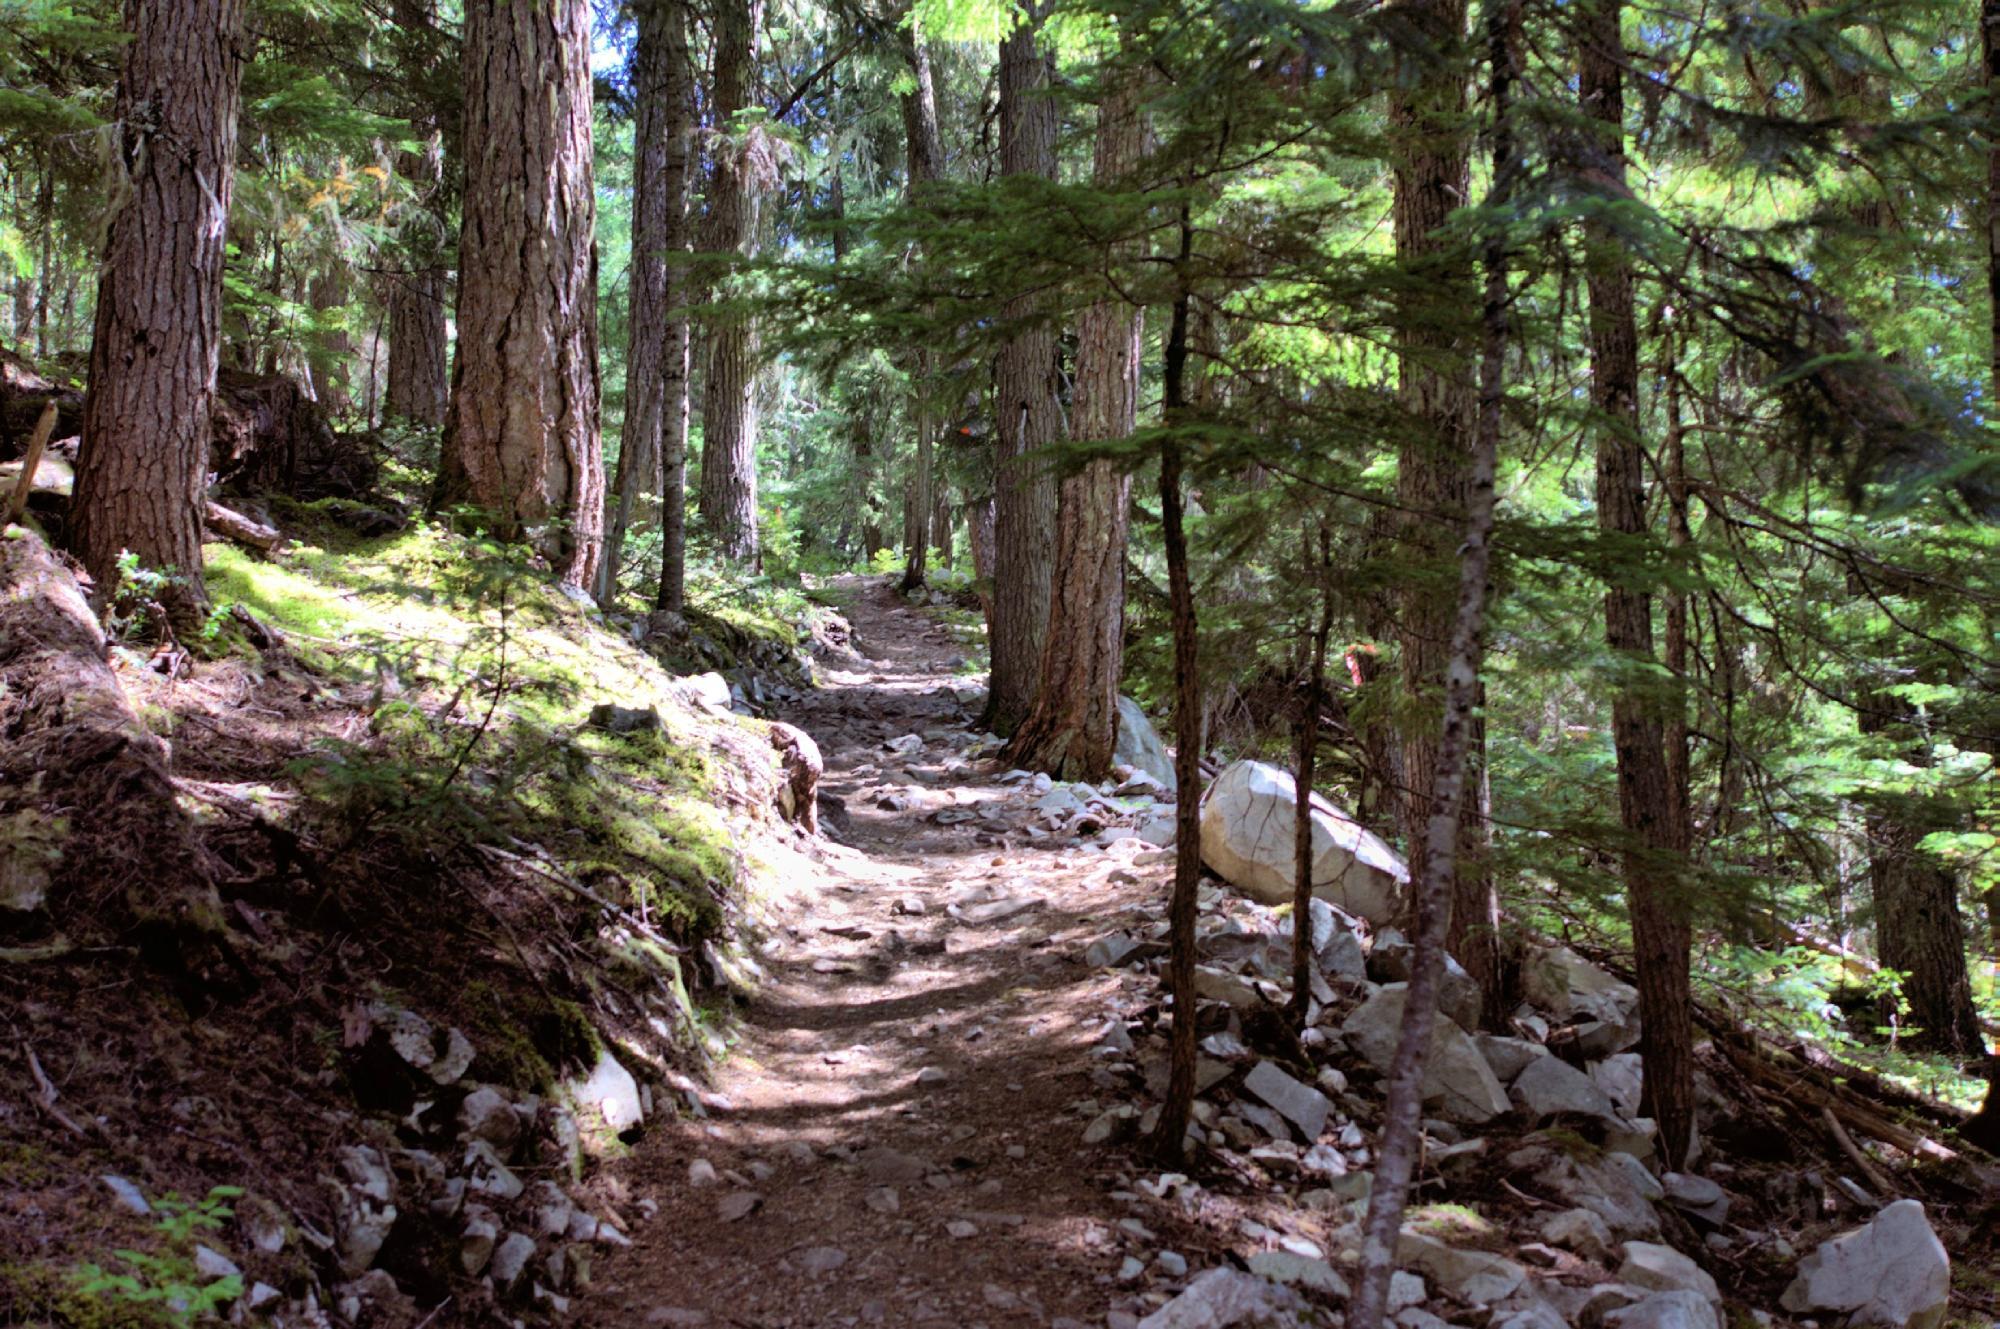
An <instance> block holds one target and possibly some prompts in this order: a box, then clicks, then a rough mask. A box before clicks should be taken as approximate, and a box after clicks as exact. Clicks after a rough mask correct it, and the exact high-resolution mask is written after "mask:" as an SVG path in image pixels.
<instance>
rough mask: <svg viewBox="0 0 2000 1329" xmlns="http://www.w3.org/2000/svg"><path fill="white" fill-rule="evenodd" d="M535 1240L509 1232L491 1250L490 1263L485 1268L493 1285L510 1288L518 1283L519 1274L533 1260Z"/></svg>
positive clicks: (522, 1233)
mask: <svg viewBox="0 0 2000 1329" xmlns="http://www.w3.org/2000/svg"><path fill="white" fill-rule="evenodd" d="M534 1254H535V1239H534V1238H533V1237H531V1236H529V1235H528V1234H527V1233H525V1232H509V1233H508V1234H507V1235H506V1237H505V1238H504V1239H503V1240H502V1241H501V1242H500V1244H499V1245H498V1246H495V1247H494V1248H493V1259H492V1262H491V1263H490V1264H489V1265H488V1266H487V1269H488V1271H489V1272H490V1273H491V1274H492V1275H493V1285H494V1286H495V1287H498V1288H503V1289H504V1288H510V1287H512V1286H513V1285H514V1284H515V1283H516V1282H518V1281H520V1277H521V1273H522V1271H523V1270H525V1269H526V1268H527V1267H528V1261H529V1260H531V1259H533V1258H534Z"/></svg>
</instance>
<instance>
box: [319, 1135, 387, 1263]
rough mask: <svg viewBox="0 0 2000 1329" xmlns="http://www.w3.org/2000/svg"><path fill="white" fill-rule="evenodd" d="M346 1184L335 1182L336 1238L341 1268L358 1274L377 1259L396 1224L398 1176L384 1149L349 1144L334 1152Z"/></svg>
mask: <svg viewBox="0 0 2000 1329" xmlns="http://www.w3.org/2000/svg"><path fill="white" fill-rule="evenodd" d="M335 1157H336V1160H337V1162H338V1165H339V1168H340V1173H341V1176H342V1177H343V1178H344V1179H345V1180H344V1184H342V1183H336V1184H335V1186H334V1192H335V1194H334V1239H335V1241H336V1243H337V1246H338V1252H337V1254H338V1260H339V1264H340V1271H341V1272H342V1273H344V1274H347V1275H349V1276H350V1277H351V1276H353V1275H357V1274H360V1273H362V1272H363V1271H365V1270H366V1269H367V1268H368V1266H369V1265H371V1264H373V1263H375V1257H376V1256H377V1255H378V1254H380V1253H381V1250H382V1243H383V1242H385V1241H387V1240H388V1239H389V1230H390V1229H391V1228H393V1227H395V1225H396V1205H395V1195H396V1178H395V1174H394V1173H392V1172H391V1171H390V1170H389V1163H388V1160H386V1159H384V1158H383V1157H382V1154H381V1151H380V1150H377V1149H373V1148H370V1147H369V1146H367V1145H348V1146H347V1147H346V1148H344V1149H342V1150H340V1151H339V1153H338V1154H337V1155H336V1156H335Z"/></svg>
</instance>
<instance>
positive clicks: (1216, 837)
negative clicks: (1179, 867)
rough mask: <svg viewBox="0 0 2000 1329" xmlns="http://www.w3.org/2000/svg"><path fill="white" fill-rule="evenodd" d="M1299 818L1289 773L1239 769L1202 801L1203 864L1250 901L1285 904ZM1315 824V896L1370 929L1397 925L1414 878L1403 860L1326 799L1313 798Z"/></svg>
mask: <svg viewBox="0 0 2000 1329" xmlns="http://www.w3.org/2000/svg"><path fill="white" fill-rule="evenodd" d="M1297 816H1298V796H1297V793H1296V791H1295V790H1294V789H1293V787H1292V777H1291V775H1290V773H1288V772H1286V771H1282V770H1279V769H1278V768H1277V767H1275V766H1270V765H1266V764H1265V763H1263V762H1255V761H1239V762H1236V763H1235V764H1233V765H1231V766H1229V767H1228V768H1226V769H1225V770H1224V771H1223V772H1222V774H1221V775H1219V776H1217V777H1216V780H1215V783H1214V784H1212V785H1210V786H1209V789H1208V793H1207V794H1206V795H1205V796H1204V797H1203V799H1202V805H1201V856H1202V860H1203V861H1204V862H1205V863H1207V864H1208V866H1209V867H1211V868H1213V869H1214V870H1215V872H1216V873H1217V874H1218V875H1220V876H1221V877H1222V878H1223V880H1225V881H1227V882H1229V883H1230V884H1231V885H1233V886H1235V887H1236V888H1237V889H1238V890H1240V891H1242V892H1244V893H1245V894H1247V895H1249V896H1251V897H1252V898H1254V899H1258V900H1261V901H1263V902H1264V903H1266V904H1284V903H1287V902H1288V901H1290V900H1291V898H1292V884H1293V858H1292V835H1293V825H1294V823H1295V822H1296V820H1297ZM1311 819H1312V851H1313V863H1312V879H1313V890H1314V893H1315V894H1318V895H1323V896H1325V897H1326V898H1327V899H1328V900H1330V901H1332V902H1333V903H1334V904H1337V905H1339V906H1340V907H1341V908H1343V909H1345V910H1347V911H1348V912H1349V913H1351V914H1356V915H1359V916H1360V917H1362V918H1366V919H1368V920H1369V921H1370V922H1371V923H1388V922H1389V921H1391V920H1392V919H1394V918H1395V916H1396V914H1397V913H1398V911H1399V910H1400V909H1401V907H1402V897H1403V892H1404V887H1405V885H1406V884H1407V883H1408V881H1409V878H1410V873H1409V869H1408V868H1407V867H1406V866H1405V865H1404V863H1403V861H1402V859H1400V858H1398V857H1397V856H1396V854H1395V851H1393V850H1391V849H1390V848H1389V846H1388V845H1386V844H1384V843H1383V842H1382V841H1381V840H1380V839H1379V838H1377V837H1376V836H1375V835H1374V834H1373V833H1371V832H1370V831H1369V830H1367V828H1365V827H1363V826H1362V825H1360V824H1359V823H1358V822H1356V821H1354V820H1353V819H1352V818H1350V817H1348V816H1347V815H1346V814H1344V813H1342V812H1340V811H1339V810H1338V809H1336V808H1335V807H1334V806H1333V805H1332V804H1331V803H1328V802H1327V801H1326V800H1325V799H1323V798H1320V797H1318V796H1315V797H1314V798H1313V800H1312V810H1311Z"/></svg>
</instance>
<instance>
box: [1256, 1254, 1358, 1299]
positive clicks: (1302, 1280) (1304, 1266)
mask: <svg viewBox="0 0 2000 1329" xmlns="http://www.w3.org/2000/svg"><path fill="white" fill-rule="evenodd" d="M1244 1263H1245V1264H1247V1265H1249V1266H1250V1272H1251V1273H1253V1274H1256V1275H1257V1276H1258V1277H1260V1278H1268V1279H1270V1280H1271V1281H1272V1282H1274V1283H1284V1284H1286V1285H1287V1286H1290V1287H1304V1288H1311V1289H1312V1290H1313V1291H1315V1292H1324V1293H1326V1294H1327V1295H1328V1296H1333V1297H1345V1296H1347V1281H1346V1280H1345V1279H1343V1278H1342V1277H1341V1276H1340V1275H1339V1274H1337V1273H1335V1272H1334V1269H1333V1266H1332V1265H1330V1264H1328V1263H1327V1262H1326V1261H1325V1260H1315V1259H1313V1258H1312V1257H1311V1256H1309V1255H1299V1254H1296V1253H1295V1252H1292V1251H1258V1252H1257V1253H1256V1254H1255V1255H1252V1256H1251V1257H1250V1258H1249V1259H1248V1260H1246V1261H1244Z"/></svg>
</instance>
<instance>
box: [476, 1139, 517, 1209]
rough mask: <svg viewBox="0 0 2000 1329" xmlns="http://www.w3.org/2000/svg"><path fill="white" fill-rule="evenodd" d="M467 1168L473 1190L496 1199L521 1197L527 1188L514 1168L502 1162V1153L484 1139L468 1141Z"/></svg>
mask: <svg viewBox="0 0 2000 1329" xmlns="http://www.w3.org/2000/svg"><path fill="white" fill-rule="evenodd" d="M465 1170H466V1180H467V1181H468V1182H469V1183H470V1185H471V1187H472V1189H473V1190H475V1191H477V1192H479V1193H480V1194H481V1195H490V1196H492V1197H493V1198H494V1199H496V1200H514V1199H519V1198H520V1195H521V1192H522V1191H523V1190H525V1189H526V1187H525V1186H524V1185H523V1183H522V1181H521V1179H520V1178H519V1177H518V1176H516V1175H515V1174H514V1170H513V1169H512V1168H510V1167H508V1166H507V1165H506V1164H505V1163H503V1162H501V1161H500V1155H499V1154H498V1153H497V1152H496V1151H495V1150H494V1148H493V1146H492V1145H490V1144H488V1143H487V1142H486V1141H484V1140H471V1141H468V1142H467V1144H466V1146H465Z"/></svg>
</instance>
